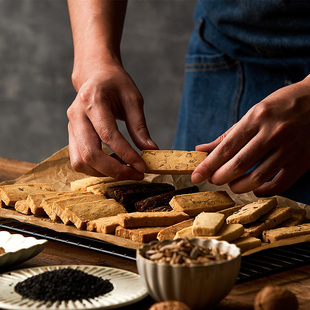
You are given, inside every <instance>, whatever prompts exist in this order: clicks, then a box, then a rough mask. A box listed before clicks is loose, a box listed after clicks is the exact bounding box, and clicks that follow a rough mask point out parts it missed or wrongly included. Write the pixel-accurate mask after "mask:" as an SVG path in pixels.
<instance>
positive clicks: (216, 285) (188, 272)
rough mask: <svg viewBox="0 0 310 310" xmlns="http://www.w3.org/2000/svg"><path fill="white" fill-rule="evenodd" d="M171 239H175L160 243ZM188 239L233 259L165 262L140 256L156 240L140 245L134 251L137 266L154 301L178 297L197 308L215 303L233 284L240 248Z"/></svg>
mask: <svg viewBox="0 0 310 310" xmlns="http://www.w3.org/2000/svg"><path fill="white" fill-rule="evenodd" d="M177 240H181V239H177ZM173 241H176V240H164V241H161V242H160V243H161V244H168V243H171V242H173ZM191 241H193V242H195V243H196V244H197V245H200V246H205V247H211V248H219V249H220V250H221V251H226V252H227V253H228V254H230V255H232V256H233V258H231V259H228V260H225V261H219V262H214V263H211V264H204V265H192V266H182V265H168V264H162V263H155V262H153V261H151V260H149V259H147V258H145V257H144V253H145V252H146V251H147V250H148V249H149V248H150V247H151V246H152V245H153V244H154V243H156V242H158V241H152V242H150V243H148V244H145V245H143V246H142V247H140V248H139V249H138V250H137V268H138V272H139V274H140V276H141V278H142V280H143V282H144V284H145V285H146V287H147V289H148V292H149V294H150V295H151V297H152V298H153V299H154V300H156V301H164V300H178V301H182V302H184V303H185V304H187V305H188V306H189V307H190V308H191V309H201V308H203V307H207V306H213V305H216V304H217V303H219V302H220V301H221V300H222V299H223V298H224V297H225V296H226V295H227V294H228V293H229V292H230V290H231V289H232V287H233V286H234V284H235V282H236V280H237V276H238V273H239V270H240V264H241V254H240V249H239V248H238V247H237V246H235V245H234V244H229V243H228V242H226V241H218V240H215V239H210V240H206V239H199V238H196V239H191Z"/></svg>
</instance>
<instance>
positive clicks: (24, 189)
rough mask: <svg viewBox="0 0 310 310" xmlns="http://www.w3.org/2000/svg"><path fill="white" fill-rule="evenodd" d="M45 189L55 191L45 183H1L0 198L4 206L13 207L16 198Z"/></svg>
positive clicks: (24, 197) (19, 198) (25, 196)
mask: <svg viewBox="0 0 310 310" xmlns="http://www.w3.org/2000/svg"><path fill="white" fill-rule="evenodd" d="M46 191H55V189H54V188H53V187H52V186H51V185H50V184H47V183H32V184H13V185H3V186H1V187H0V200H2V201H3V203H4V204H5V205H6V206H10V207H13V206H14V205H15V203H16V202H17V201H18V200H23V199H26V198H27V196H28V195H29V194H36V193H42V192H46Z"/></svg>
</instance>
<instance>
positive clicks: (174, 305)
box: [149, 300, 190, 310]
mask: <svg viewBox="0 0 310 310" xmlns="http://www.w3.org/2000/svg"><path fill="white" fill-rule="evenodd" d="M149 310H190V308H189V307H188V306H187V305H186V304H185V303H183V302H181V301H176V300H167V301H161V302H157V303H155V304H153V305H152V306H151V308H150V309H149Z"/></svg>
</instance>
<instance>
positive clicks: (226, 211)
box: [217, 205, 244, 218]
mask: <svg viewBox="0 0 310 310" xmlns="http://www.w3.org/2000/svg"><path fill="white" fill-rule="evenodd" d="M242 207H244V205H238V206H233V207H231V208H227V209H223V210H220V211H217V212H218V213H222V214H224V215H225V218H227V217H228V216H230V215H232V214H233V213H235V212H236V211H238V210H240V209H241V208H242Z"/></svg>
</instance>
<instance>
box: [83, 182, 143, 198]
mask: <svg viewBox="0 0 310 310" xmlns="http://www.w3.org/2000/svg"><path fill="white" fill-rule="evenodd" d="M146 183H149V182H146V181H143V180H142V181H135V180H123V181H116V182H109V183H98V184H96V185H90V186H88V187H87V191H88V192H91V193H93V194H95V195H105V194H106V193H107V189H108V188H109V187H114V186H119V185H128V184H146Z"/></svg>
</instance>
